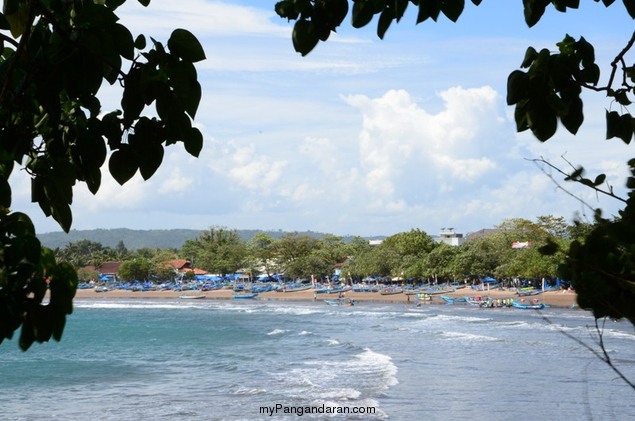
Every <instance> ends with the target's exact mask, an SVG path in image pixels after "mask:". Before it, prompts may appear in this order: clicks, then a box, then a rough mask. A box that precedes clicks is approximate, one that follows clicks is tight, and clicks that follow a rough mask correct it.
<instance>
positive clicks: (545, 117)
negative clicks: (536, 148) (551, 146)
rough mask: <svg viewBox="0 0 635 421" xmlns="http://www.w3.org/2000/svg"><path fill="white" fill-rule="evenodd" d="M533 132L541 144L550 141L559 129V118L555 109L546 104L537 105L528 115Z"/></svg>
mask: <svg viewBox="0 0 635 421" xmlns="http://www.w3.org/2000/svg"><path fill="white" fill-rule="evenodd" d="M528 123H529V126H530V128H531V132H532V133H533V134H534V136H536V138H537V139H538V140H540V141H541V142H545V141H547V140H549V139H550V138H551V137H552V136H553V135H554V134H555V133H556V130H557V128H558V118H557V116H556V113H555V111H554V110H553V109H551V108H550V107H549V106H547V105H546V104H535V105H534V106H533V108H532V109H530V110H529V113H528Z"/></svg>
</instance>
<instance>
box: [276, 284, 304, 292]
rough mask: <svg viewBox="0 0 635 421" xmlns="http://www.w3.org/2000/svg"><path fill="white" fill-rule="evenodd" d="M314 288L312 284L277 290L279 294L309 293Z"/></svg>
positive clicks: (294, 285) (289, 285)
mask: <svg viewBox="0 0 635 421" xmlns="http://www.w3.org/2000/svg"><path fill="white" fill-rule="evenodd" d="M312 288H313V286H311V284H288V285H285V286H283V287H282V288H281V289H280V288H279V289H277V290H276V291H277V292H298V291H307V290H309V289H312Z"/></svg>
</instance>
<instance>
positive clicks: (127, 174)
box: [108, 145, 139, 186]
mask: <svg viewBox="0 0 635 421" xmlns="http://www.w3.org/2000/svg"><path fill="white" fill-rule="evenodd" d="M108 169H109V170H110V174H112V176H113V178H114V179H115V180H116V181H117V183H119V184H120V185H122V186H123V185H124V184H125V183H126V182H127V181H128V180H130V179H131V178H132V177H133V176H134V175H135V173H136V172H137V169H139V164H138V163H137V161H136V159H135V156H134V154H133V152H132V150H131V149H130V146H128V145H121V149H119V150H116V151H114V152H113V154H112V155H111V156H110V160H109V161H108Z"/></svg>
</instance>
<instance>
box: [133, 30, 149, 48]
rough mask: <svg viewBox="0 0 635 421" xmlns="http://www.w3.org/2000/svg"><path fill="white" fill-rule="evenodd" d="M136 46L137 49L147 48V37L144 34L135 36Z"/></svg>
mask: <svg viewBox="0 0 635 421" xmlns="http://www.w3.org/2000/svg"><path fill="white" fill-rule="evenodd" d="M134 48H136V49H137V50H143V49H145V48H146V37H145V36H143V34H142V35H139V36H138V37H137V38H135V40H134Z"/></svg>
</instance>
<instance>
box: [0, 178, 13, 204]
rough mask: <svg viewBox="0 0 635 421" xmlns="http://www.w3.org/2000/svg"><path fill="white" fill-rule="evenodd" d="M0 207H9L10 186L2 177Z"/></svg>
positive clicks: (0, 180)
mask: <svg viewBox="0 0 635 421" xmlns="http://www.w3.org/2000/svg"><path fill="white" fill-rule="evenodd" d="M0 207H2V208H7V209H8V208H10V207H11V186H10V185H9V182H8V181H7V180H6V179H5V178H4V177H0Z"/></svg>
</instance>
